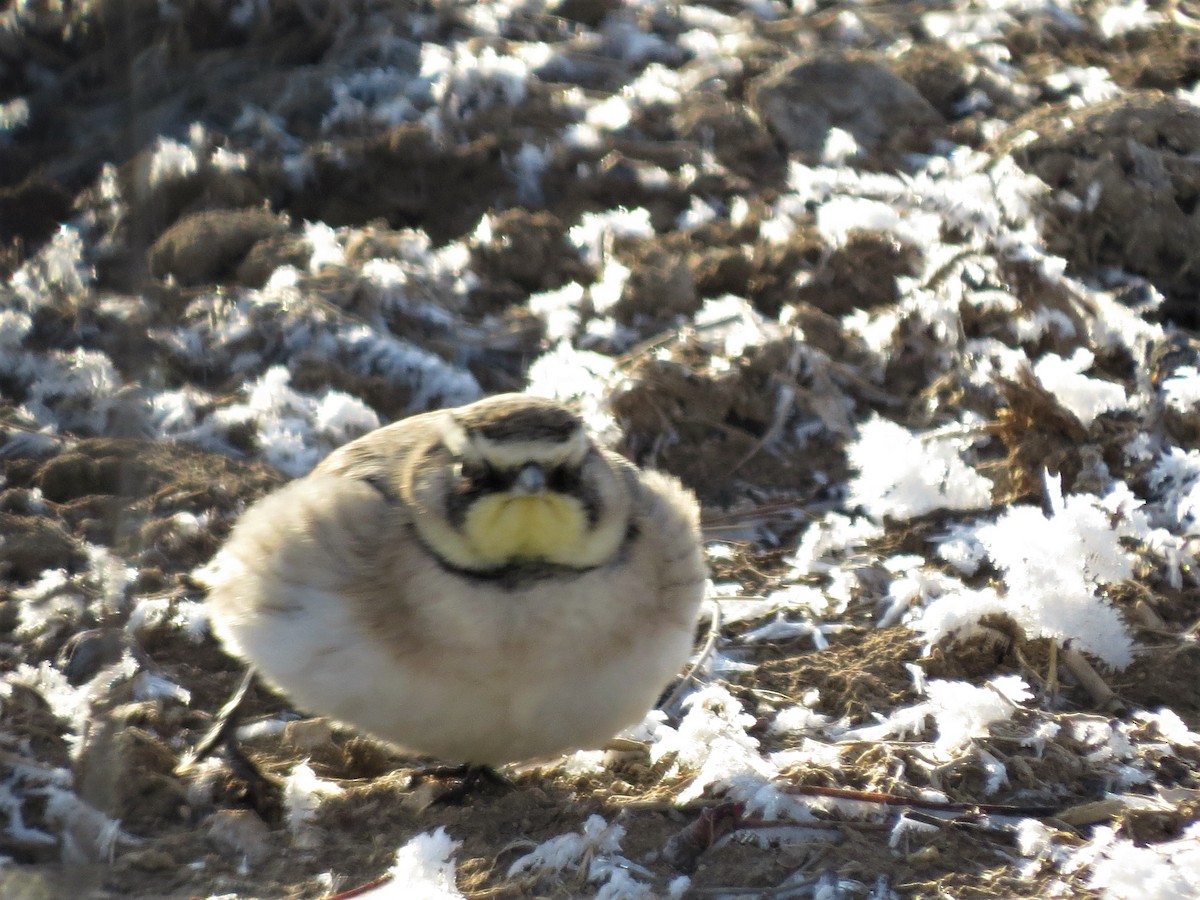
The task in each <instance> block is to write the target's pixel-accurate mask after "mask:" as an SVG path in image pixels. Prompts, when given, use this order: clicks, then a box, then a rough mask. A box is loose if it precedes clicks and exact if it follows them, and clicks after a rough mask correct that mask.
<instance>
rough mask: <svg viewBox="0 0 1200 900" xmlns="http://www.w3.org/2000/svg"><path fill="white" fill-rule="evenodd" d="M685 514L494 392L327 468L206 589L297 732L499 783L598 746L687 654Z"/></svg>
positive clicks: (698, 589)
mask: <svg viewBox="0 0 1200 900" xmlns="http://www.w3.org/2000/svg"><path fill="white" fill-rule="evenodd" d="M699 518H700V510H699V505H698V503H697V500H696V497H695V495H694V494H693V493H692V492H691V491H690V490H689V489H687V488H686V487H684V485H683V484H682V483H680V482H679V481H678V480H677V479H676V478H674V477H673V476H671V475H668V474H666V473H662V472H659V471H655V470H650V469H640V468H639V467H637V466H635V465H634V464H633V463H631V462H630V461H628V460H627V459H625V458H624V457H622V456H621V455H619V454H618V453H616V452H614V451H612V450H610V449H607V448H604V447H602V446H600V445H599V444H598V442H597V441H596V439H595V438H594V437H593V436H592V435H590V434H589V432H588V431H587V429H586V428H585V425H584V422H583V420H582V419H581V417H580V416H579V414H578V413H576V412H575V411H573V410H572V409H571V408H569V407H568V406H566V405H564V404H562V403H560V402H557V401H554V400H550V399H545V398H540V397H535V396H532V395H527V394H500V395H496V396H491V397H487V398H484V399H482V400H479V401H476V402H474V403H470V404H468V405H465V406H461V407H457V408H449V409H441V410H436V411H433V412H427V413H421V414H418V415H413V416H410V417H408V418H404V419H401V420H399V421H397V422H394V423H392V424H390V425H386V426H384V427H381V428H378V429H376V430H374V431H372V432H370V433H368V434H366V435H363V436H362V437H360V438H358V439H356V440H354V441H351V442H350V443H348V444H345V445H343V446H342V447H340V448H338V449H337V450H335V451H333V452H332V453H331V454H330V455H329V456H327V457H326V458H325V459H324V460H323V461H322V462H321V463H320V464H318V465H317V466H316V467H315V468H314V469H313V470H312V471H311V472H310V473H309V474H307V475H305V476H303V477H301V478H298V479H297V480H295V481H292V482H290V483H289V484H287V485H285V486H283V487H282V488H280V489H278V490H277V491H275V492H273V493H271V494H268V495H267V496H265V497H264V498H262V499H260V500H258V501H257V502H255V503H254V504H252V505H251V506H250V507H249V508H247V510H246V511H245V512H244V513H243V514H242V515H241V517H240V518H239V520H238V522H237V523H236V525H235V526H234V528H233V529H232V531H231V533H230V535H229V537H228V539H227V541H226V542H225V544H224V545H223V546H222V548H221V549H220V550H219V552H218V553H217V555H216V556H215V557H214V559H213V560H212V562H211V563H210V564H209V565H208V566H207V567H206V568H205V569H204V570H202V572H201V573H200V575H201V580H202V581H204V582H205V583H206V585H207V590H208V597H207V605H208V610H209V613H210V616H209V618H210V622H211V625H212V629H213V631H214V633H215V634H216V636H217V637H218V638H219V639H220V641H221V642H222V643H223V644H224V646H225V648H226V649H227V650H228V651H230V652H231V653H232V654H233V655H234V656H236V657H240V658H242V659H244V660H246V661H247V662H249V663H250V664H251V666H252V667H253V668H254V669H255V670H256V671H257V672H258V674H259V675H260V676H261V677H262V678H264V679H265V681H266V682H267V683H268V684H270V685H271V686H272V687H274V688H275V689H276V690H278V691H279V692H280V693H282V694H284V695H286V696H287V697H288V698H289V699H290V701H291V702H292V703H293V704H295V706H296V707H297V708H299V709H301V710H302V711H304V712H307V713H310V714H316V715H321V716H325V717H328V718H330V719H332V720H334V721H336V722H339V723H341V724H343V725H345V726H349V727H350V728H351V729H353V730H356V731H358V732H360V733H366V734H368V735H371V736H373V737H375V738H377V739H379V740H381V741H383V742H385V743H386V744H389V745H391V746H393V747H394V748H396V749H398V750H400V751H402V752H404V753H408V754H412V755H416V756H425V757H432V758H434V759H436V760H440V761H443V762H452V763H457V764H459V765H460V766H461V767H462V768H463V769H464V770H465V769H468V768H472V767H478V768H479V769H481V770H488V771H492V770H494V769H495V768H496V767H500V766H504V765H506V764H509V763H515V762H522V761H530V760H540V759H544V758H550V757H554V756H557V755H560V754H564V753H568V752H571V751H574V750H579V749H596V748H600V747H602V746H603V744H604V743H606V742H607V741H609V739H611V738H612V737H614V736H615V735H616V734H618V733H619V732H620V731H621V730H623V729H624V728H626V727H628V726H630V725H634V724H637V723H638V722H640V721H641V720H642V719H643V718H644V716H645V714H646V713H647V712H648V711H649V710H650V709H651V708H652V707H653V706H654V705H655V703H656V701H657V700H658V698H659V697H660V696H661V694H662V692H663V691H664V689H665V688H666V686H667V685H668V684H669V683H670V682H671V680H672V678H673V677H674V676H675V675H677V674H678V672H679V670H680V669H681V668H682V667H683V665H684V664H685V663H686V661H687V660H688V658H689V655H690V653H691V649H692V644H693V638H694V632H695V628H696V618H697V612H698V608H699V606H700V603H701V600H702V599H703V595H704V589H705V582H706V578H707V567H706V563H705V558H704V550H703V543H702V537H701V532H700V525H699Z"/></svg>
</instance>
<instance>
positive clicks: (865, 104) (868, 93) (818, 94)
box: [749, 53, 946, 167]
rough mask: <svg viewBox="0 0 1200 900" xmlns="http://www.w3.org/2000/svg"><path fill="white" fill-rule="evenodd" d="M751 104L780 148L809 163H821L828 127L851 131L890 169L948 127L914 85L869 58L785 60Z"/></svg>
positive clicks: (759, 85) (760, 82)
mask: <svg viewBox="0 0 1200 900" xmlns="http://www.w3.org/2000/svg"><path fill="white" fill-rule="evenodd" d="M749 101H750V105H751V106H752V107H753V108H754V110H755V112H756V113H757V115H758V117H759V118H760V119H761V120H762V121H763V122H765V123H766V124H767V126H768V127H769V128H770V129H771V131H772V133H773V134H774V135H775V136H776V138H777V139H778V140H779V141H780V142H781V143H782V144H783V146H785V147H786V148H787V149H788V150H789V151H790V152H792V153H795V154H797V155H798V156H799V158H800V159H802V160H803V161H804V162H806V163H809V164H810V165H813V164H818V163H820V162H821V154H822V152H823V151H824V149H825V137H826V134H827V133H828V132H829V129H830V128H840V129H841V130H842V131H845V132H848V133H849V134H850V135H852V136H853V137H854V140H855V141H856V142H857V144H858V146H859V147H861V148H862V149H863V150H864V151H865V153H866V154H867V155H868V156H869V157H870V158H872V159H874V160H875V161H876V163H877V164H878V165H880V166H883V167H891V166H895V165H896V164H897V163H898V162H899V159H900V157H901V156H903V154H905V153H909V152H914V151H917V150H920V149H922V148H927V147H928V146H929V144H930V142H931V141H932V140H933V139H934V138H936V137H938V136H939V135H940V133H941V132H942V131H944V130H945V127H946V126H945V122H944V121H943V119H942V117H941V115H939V114H938V112H937V110H935V109H934V108H933V107H932V106H930V104H929V102H928V101H927V100H926V99H925V98H924V97H922V96H921V94H920V93H919V92H918V91H917V90H916V89H915V88H914V87H913V86H912V85H911V84H909V83H908V82H907V81H905V80H904V79H902V78H899V77H897V76H896V75H895V74H893V72H892V70H891V67H890V66H889V65H888V63H887V62H886V61H884V60H881V59H878V58H871V57H870V56H869V55H863V56H848V55H843V54H837V53H825V54H820V55H818V56H817V57H816V58H814V59H808V60H799V61H795V60H786V61H785V62H783V63H781V64H780V65H779V66H777V67H776V68H775V69H773V70H771V71H770V72H768V73H767V74H765V75H763V76H762V77H760V78H758V79H756V80H755V81H754V82H753V83H752V84H751V86H750V90H749Z"/></svg>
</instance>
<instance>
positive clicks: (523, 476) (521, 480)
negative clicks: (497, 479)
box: [512, 463, 546, 496]
mask: <svg viewBox="0 0 1200 900" xmlns="http://www.w3.org/2000/svg"><path fill="white" fill-rule="evenodd" d="M545 489H546V473H545V472H543V471H542V467H541V466H539V465H538V464H537V463H526V464H525V465H523V466H521V470H520V471H519V472H517V477H516V478H515V479H514V480H513V486H512V492H513V493H514V494H517V495H518V496H526V495H529V494H540V493H541V492H542V491H544V490H545Z"/></svg>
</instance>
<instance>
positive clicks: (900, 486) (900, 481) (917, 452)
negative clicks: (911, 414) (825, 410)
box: [847, 416, 992, 522]
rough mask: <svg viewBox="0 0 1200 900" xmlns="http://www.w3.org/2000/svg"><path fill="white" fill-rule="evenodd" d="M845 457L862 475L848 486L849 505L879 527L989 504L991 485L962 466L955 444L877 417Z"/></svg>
mask: <svg viewBox="0 0 1200 900" xmlns="http://www.w3.org/2000/svg"><path fill="white" fill-rule="evenodd" d="M847 455H848V456H849V458H850V464H851V465H852V466H853V467H854V468H855V469H856V470H857V471H858V475H857V477H855V478H854V479H853V480H852V481H851V482H850V486H849V493H850V502H851V505H855V506H860V507H862V509H864V510H865V511H866V513H867V515H868V516H870V517H871V518H872V519H874V520H875V521H877V522H878V521H882V520H883V518H884V517H885V516H886V517H891V518H895V519H911V518H913V517H915V516H921V515H924V514H925V513H928V512H932V511H933V510H935V509H979V508H980V507H984V506H987V505H988V504H989V503H991V497H992V495H991V491H992V483H991V482H990V481H989V480H988V479H986V478H984V477H983V476H982V475H980V474H979V473H977V472H976V471H975V470H974V469H972V468H971V467H970V466H968V465H967V464H966V463H964V462H963V461H962V459H961V458H960V457H959V447H958V446H957V443H956V442H955V441H954V440H953V439H946V438H939V439H932V440H928V441H923V440H921V439H920V437H918V436H917V435H914V434H913V433H912V432H910V431H908V429H906V428H903V427H901V426H900V425H897V424H896V423H895V422H890V421H888V420H887V419H881V418H879V417H878V416H876V417H874V418H872V419H870V420H869V421H867V422H865V423H864V424H863V425H862V426H861V428H860V431H859V439H858V440H857V441H856V442H855V443H853V444H851V445H850V447H849V448H848V449H847Z"/></svg>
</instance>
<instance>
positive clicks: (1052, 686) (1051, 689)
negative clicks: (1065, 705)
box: [1046, 641, 1058, 706]
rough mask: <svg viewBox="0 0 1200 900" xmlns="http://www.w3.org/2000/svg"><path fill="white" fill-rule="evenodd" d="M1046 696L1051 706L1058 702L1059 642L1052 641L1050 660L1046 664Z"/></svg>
mask: <svg viewBox="0 0 1200 900" xmlns="http://www.w3.org/2000/svg"><path fill="white" fill-rule="evenodd" d="M1046 669H1047V671H1046V696H1047V698H1048V699H1049V701H1050V705H1051V706H1056V705H1057V704H1058V644H1057V643H1056V642H1054V641H1051V642H1050V662H1049V663H1048V664H1047V666H1046Z"/></svg>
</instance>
